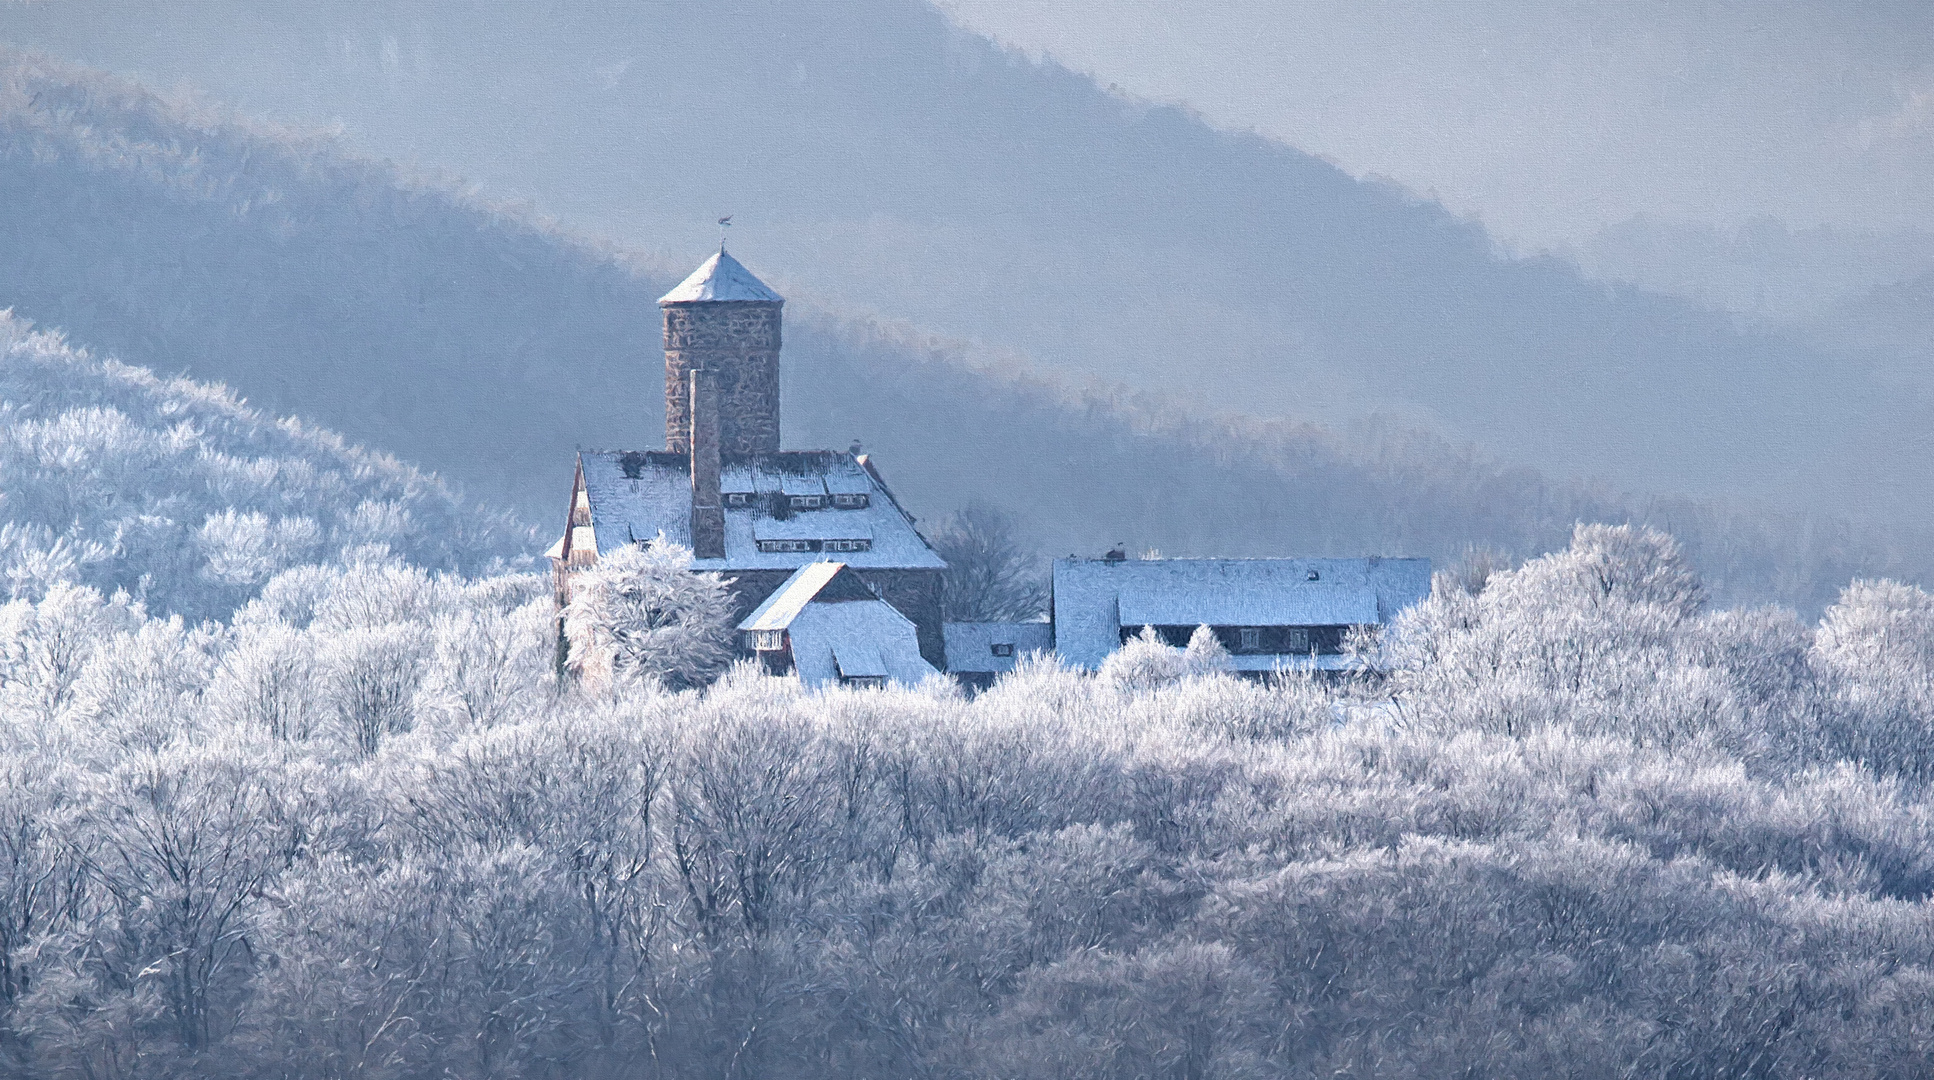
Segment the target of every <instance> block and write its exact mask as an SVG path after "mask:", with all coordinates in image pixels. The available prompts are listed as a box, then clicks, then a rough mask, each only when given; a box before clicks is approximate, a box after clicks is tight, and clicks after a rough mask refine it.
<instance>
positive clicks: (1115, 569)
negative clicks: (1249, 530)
mask: <svg viewBox="0 0 1934 1080" xmlns="http://www.w3.org/2000/svg"><path fill="white" fill-rule="evenodd" d="M1429 595H1430V560H1429V559H1385V558H1378V557H1376V556H1371V557H1369V558H1361V559H1120V558H1104V559H1056V560H1055V561H1054V576H1053V597H1052V600H1051V601H1050V604H1051V608H1052V615H1053V636H1054V651H1055V654H1056V655H1057V656H1058V657H1060V658H1061V660H1062V661H1063V662H1064V663H1067V664H1070V665H1071V666H1074V667H1077V668H1082V669H1086V670H1093V669H1095V668H1098V667H1100V666H1101V662H1102V661H1103V660H1106V659H1107V658H1108V655H1109V654H1110V653H1112V652H1114V651H1115V650H1116V649H1119V648H1121V646H1122V644H1123V643H1124V642H1126V641H1127V640H1128V639H1129V638H1130V637H1132V636H1134V635H1135V634H1138V633H1140V632H1141V629H1142V628H1143V627H1144V626H1148V627H1153V628H1154V629H1155V631H1156V633H1157V634H1159V635H1160V636H1161V637H1162V639H1163V640H1164V641H1166V642H1168V643H1169V644H1171V645H1186V644H1187V643H1188V640H1189V635H1190V634H1193V633H1194V632H1195V629H1196V627H1198V626H1207V627H1209V628H1210V629H1211V630H1212V631H1214V633H1215V635H1216V639H1217V640H1218V641H1220V642H1221V643H1222V646H1223V648H1225V649H1227V650H1228V651H1229V657H1230V661H1231V662H1232V664H1233V666H1234V667H1235V669H1236V670H1237V671H1248V672H1265V671H1273V670H1279V669H1315V670H1334V669H1338V668H1342V667H1344V666H1346V664H1347V658H1346V657H1345V656H1344V655H1343V652H1344V649H1343V645H1344V639H1345V638H1346V636H1347V635H1348V634H1349V632H1350V630H1351V629H1352V628H1355V627H1371V626H1383V625H1386V624H1388V623H1389V622H1390V620H1392V619H1394V618H1396V616H1397V614H1398V613H1399V612H1401V611H1403V610H1404V609H1405V608H1407V607H1410V606H1411V605H1413V604H1416V603H1417V602H1419V601H1421V600H1423V599H1425V598H1426V597H1428V596H1429Z"/></svg>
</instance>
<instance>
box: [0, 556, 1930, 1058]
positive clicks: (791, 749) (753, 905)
mask: <svg viewBox="0 0 1934 1080" xmlns="http://www.w3.org/2000/svg"><path fill="white" fill-rule="evenodd" d="M551 628H552V622H551V617H550V612H549V609H548V600H547V598H545V597H544V596H543V589H542V582H541V580H540V579H539V578H537V577H534V576H532V577H508V578H496V579H484V580H475V581H468V582H466V581H463V580H459V579H456V578H442V577H437V576H433V575H429V574H426V573H424V572H423V571H421V570H416V569H411V568H408V567H405V566H403V565H400V564H398V563H394V562H382V561H372V562H367V563H362V564H357V565H352V566H348V567H336V568H297V569H292V570H288V571H284V572H283V573H282V574H280V575H277V576H276V577H275V578H273V579H271V580H270V581H269V582H268V583H267V584H266V585H265V586H264V588H263V589H262V590H261V594H260V596H259V597H258V598H256V599H255V600H253V601H251V602H250V603H248V604H247V605H245V606H244V607H243V608H241V609H240V611H238V612H237V614H236V616H235V618H234V620H233V621H232V622H231V623H230V624H228V625H214V624H208V625H203V626H200V627H195V626H190V625H187V624H184V623H182V622H181V621H179V620H178V619H160V618H153V617H149V616H148V615H147V614H146V613H144V612H143V611H142V610H140V608H139V607H138V606H137V605H133V604H131V603H130V602H128V601H127V600H126V599H125V598H106V597H103V596H101V595H100V594H98V593H97V592H95V591H93V590H91V589H88V588H86V587H81V586H74V585H71V584H59V585H56V586H55V587H53V588H51V589H50V590H49V591H48V592H47V593H46V595H45V596H44V597H43V598H41V599H39V600H38V601H28V600H16V601H14V602H12V603H10V604H8V605H6V606H5V607H4V608H0V739H4V743H5V745H4V748H3V749H0V769H4V770H5V771H6V778H5V782H4V783H3V784H0V946H4V948H0V1051H3V1052H4V1054H5V1060H6V1063H7V1064H6V1067H7V1069H8V1070H9V1071H10V1072H12V1073H14V1074H18V1075H26V1076H74V1077H81V1076H85V1077H90V1078H105V1077H136V1076H141V1077H150V1076H208V1075H224V1076H238V1077H247V1076H258V1077H429V1076H448V1075H462V1076H503V1077H511V1076H521V1077H539V1076H547V1077H601V1076H620V1075H622V1076H639V1075H644V1076H660V1075H662V1076H677V1077H690V1076H717V1077H772V1076H788V1077H802V1078H804V1077H820V1076H825V1077H834V1076H839V1077H853V1076H859V1077H882V1078H886V1077H895V1078H899V1077H908V1076H927V1077H942V1076H944V1077H990V1078H991V1077H1078V1076H1092V1077H1250V1076H1255V1077H1264V1076H1269V1077H1275V1076H1304V1077H1318V1076H1322V1077H1334V1076H1358V1077H1365V1078H1369V1077H1377V1078H1390V1077H1413V1076H1414V1077H1420V1078H1421V1077H1441V1076H1445V1075H1469V1076H1479V1075H1482V1076H1501V1077H1510V1076H1524V1077H1534V1076H1535V1077H1552V1076H1563V1077H1613V1076H1620V1077H1624V1076H1633V1075H1644V1076H1671V1077H1748V1076H1751V1077H1794V1078H1798V1077H1818V1076H1836V1077H1882V1076H1886V1077H1910V1076H1918V1075H1924V1074H1925V1072H1926V1068H1927V1064H1928V1047H1929V1046H1930V1045H1934V1007H1931V1006H1934V919H1930V915H1931V914H1934V907H1931V906H1930V905H1931V901H1930V896H1934V814H1930V803H1929V800H1928V797H1927V789H1926V787H1925V780H1926V778H1927V777H1928V775H1929V773H1930V766H1929V762H1930V761H1934V755H1930V752H1929V742H1930V740H1929V738H1928V734H1927V732H1928V723H1929V720H1930V719H1934V599H1930V598H1929V597H1928V596H1927V595H1926V594H1924V593H1921V592H1920V591H1918V590H1916V589H1912V588H1909V587H1905V586H1898V585H1893V584H1887V583H1869V584H1861V585H1857V586H1855V587H1854V588H1852V589H1850V590H1848V592H1847V593H1846V595H1845V596H1844V597H1843V598H1842V600H1841V602H1840V603H1839V604H1837V605H1835V606H1834V607H1833V608H1832V609H1831V610H1830V611H1829V612H1828V614H1827V617H1826V619H1825V620H1824V621H1823V622H1822V623H1821V624H1820V626H1818V627H1817V628H1809V627H1807V626H1805V625H1803V624H1802V623H1800V621H1799V620H1798V619H1797V618H1795V617H1794V616H1793V615H1792V614H1791V613H1789V612H1783V611H1779V610H1773V609H1767V610H1758V611H1743V612H1742V611H1713V610H1709V609H1708V607H1707V606H1706V605H1705V604H1704V602H1703V595H1702V586H1701V582H1700V581H1699V579H1698V577H1697V576H1696V575H1695V574H1694V573H1692V572H1691V570H1690V569H1689V568H1688V566H1687V564H1686V562H1685V560H1684V558H1683V556H1682V555H1681V554H1680V553H1679V552H1678V551H1677V550H1676V548H1675V546H1674V545H1673V544H1672V542H1671V541H1670V540H1669V539H1667V538H1665V537H1663V536H1661V535H1659V534H1653V533H1646V532H1643V531H1638V530H1632V529H1610V528H1603V527H1592V528H1585V529H1581V530H1580V531H1579V533H1578V535H1577V536H1576V537H1575V538H1574V541H1573V543H1572V545H1571V546H1570V547H1569V548H1567V549H1566V550H1564V551H1562V552H1559V553H1556V554H1554V555H1551V556H1547V557H1544V558H1541V559H1537V560H1533V561H1531V562H1529V563H1527V564H1525V565H1523V566H1521V567H1518V568H1515V569H1511V568H1505V567H1493V568H1487V567H1484V566H1482V565H1472V566H1468V567H1466V568H1465V569H1464V570H1463V571H1461V572H1460V573H1458V574H1454V575H1445V576H1444V577H1442V578H1440V580H1439V582H1438V583H1437V588H1436V590H1435V593H1434V595H1433V596H1432V598H1431V599H1430V600H1429V601H1428V602H1427V603H1425V604H1424V605H1422V606H1421V607H1420V608H1419V609H1417V610H1416V611H1414V612H1413V613H1411V614H1410V615H1408V616H1407V617H1406V618H1405V619H1404V620H1403V621H1402V622H1401V623H1400V624H1399V625H1398V626H1397V627H1396V628H1395V630H1394V632H1393V633H1392V634H1391V635H1390V636H1389V637H1388V638H1387V639H1386V640H1383V641H1368V640H1360V641H1358V642H1356V643H1355V645H1356V655H1357V658H1358V671H1357V672H1356V674H1355V675H1354V676H1353V677H1352V678H1351V679H1349V680H1347V681H1345V682H1342V683H1339V684H1334V685H1331V684H1319V683H1315V682H1309V681H1304V680H1301V679H1298V678H1283V679H1279V680H1277V681H1275V682H1271V683H1255V682H1245V681H1240V680H1237V679H1235V678H1232V677H1230V676H1229V675H1228V674H1226V673H1225V672H1223V671H1222V670H1220V669H1221V667H1222V666H1223V663H1222V659H1223V658H1222V657H1220V656H1219V655H1218V653H1217V650H1216V649H1215V648H1214V647H1213V646H1212V645H1210V644H1209V643H1207V642H1206V641H1205V642H1202V643H1198V644H1197V645H1195V646H1193V647H1192V648H1191V649H1189V650H1175V649H1169V648H1167V647H1166V646H1162V645H1160V644H1158V643H1152V642H1138V643H1134V644H1131V645H1130V646H1129V647H1128V648H1127V649H1125V650H1124V651H1123V652H1122V653H1120V654H1118V655H1117V657H1116V658H1114V659H1113V660H1111V661H1110V663H1109V664H1108V665H1107V666H1106V667H1105V668H1104V669H1103V670H1102V671H1101V672H1100V673H1099V674H1096V675H1082V674H1077V673H1072V672H1069V671H1066V670H1062V669H1059V668H1057V667H1055V666H1054V665H1053V664H1051V663H1047V662H1040V661H1037V662H1032V663H1029V664H1027V665H1025V666H1024V667H1023V669H1022V670H1021V671H1019V672H1017V673H1016V674H1015V675H1013V676H1011V677H1009V678H1006V679H1004V680H1003V681H1002V682H1000V683H998V684H996V685H995V686H994V688H993V689H991V690H990V691H988V692H986V693H984V694H981V695H980V696H978V697H975V698H973V699H971V700H970V699H967V698H964V697H962V696H961V695H960V694H958V693H956V692H955V691H953V690H952V689H951V688H950V687H948V686H947V685H946V684H944V683H939V682H936V683H934V684H932V685H928V686H923V687H919V688H916V689H910V690H894V691H871V690H869V691H833V692H827V693H823V694H808V693H804V692H802V691H800V690H799V689H798V688H797V686H796V684H794V683H791V682H789V681H786V680H782V679H775V678H770V677H766V676H762V675H758V674H755V673H753V672H752V671H750V670H747V669H735V670H733V671H731V672H729V673H728V674H727V675H726V676H725V677H724V678H723V679H722V680H721V681H719V682H718V683H716V684H715V685H713V686H711V687H710V688H709V689H705V690H690V691H684V692H679V693H670V692H666V691H663V690H659V689H654V688H653V686H652V684H651V682H650V681H649V680H633V681H623V682H618V683H614V684H612V685H613V687H614V689H613V690H611V691H610V692H609V693H595V694H594V693H589V692H586V691H585V690H583V689H582V688H574V687H573V686H570V685H559V684H558V683H556V682H555V680H554V676H553V674H552V672H553V659H554V655H555V654H554V652H553V640H552V637H551V634H552V629H551Z"/></svg>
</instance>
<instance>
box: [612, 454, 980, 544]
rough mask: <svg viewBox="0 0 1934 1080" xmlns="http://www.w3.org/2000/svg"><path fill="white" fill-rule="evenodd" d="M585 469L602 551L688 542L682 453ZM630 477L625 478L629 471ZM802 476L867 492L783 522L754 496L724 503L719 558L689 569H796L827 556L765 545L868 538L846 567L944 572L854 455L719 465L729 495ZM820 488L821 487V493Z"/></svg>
mask: <svg viewBox="0 0 1934 1080" xmlns="http://www.w3.org/2000/svg"><path fill="white" fill-rule="evenodd" d="M578 460H579V463H580V464H581V465H582V467H583V469H584V488H585V492H586V494H587V495H588V496H589V502H590V509H591V521H592V524H593V526H594V527H595V532H596V540H597V545H598V554H600V555H603V554H605V553H606V552H609V551H612V550H615V549H616V548H618V547H620V546H622V545H624V544H629V543H634V542H640V541H648V540H651V539H652V538H654V537H656V536H657V535H658V534H659V533H660V532H663V533H664V534H665V537H666V539H668V540H670V541H672V542H673V543H677V544H683V545H685V546H687V547H690V546H691V542H692V539H691V537H692V519H691V514H692V479H691V474H690V467H691V466H690V464H689V462H688V461H687V459H686V457H685V455H684V454H674V453H670V452H667V451H663V450H646V451H632V452H619V451H615V450H586V451H584V452H583V453H581V454H579V455H578ZM627 473H629V474H630V475H627ZM800 478H817V481H818V482H820V483H821V484H822V485H825V484H827V483H830V482H837V483H838V484H839V485H840V486H841V488H842V489H846V488H851V489H856V490H857V492H860V493H865V494H866V495H867V496H868V498H867V500H866V502H867V505H865V506H862V507H852V508H844V507H833V506H827V507H825V508H823V509H819V510H789V512H788V515H787V516H786V517H784V518H779V517H775V516H774V515H773V506H772V505H771V503H770V501H769V500H767V499H764V498H758V497H755V498H753V499H752V500H751V501H750V505H746V506H732V505H730V504H728V505H727V506H726V507H725V558H723V559H697V560H694V561H693V563H692V568H693V569H695V570H717V571H734V570H793V569H796V568H798V567H800V566H804V565H806V564H807V563H812V562H818V561H819V560H820V559H821V558H822V557H823V556H822V555H821V553H820V552H816V551H760V550H759V541H760V540H761V539H787V540H821V541H824V540H867V541H869V542H870V545H869V549H868V550H866V551H847V552H841V553H840V555H839V557H840V559H841V560H842V561H844V562H846V563H848V564H850V565H852V566H856V567H858V568H860V569H863V570H869V569H884V568H893V569H920V570H943V569H945V568H946V565H947V564H946V563H945V562H944V561H942V560H941V558H940V556H938V555H936V554H934V551H933V549H932V548H931V547H928V546H927V542H926V540H925V539H923V538H922V537H921V536H920V533H919V531H918V530H917V529H915V528H914V524H913V519H912V518H911V517H909V516H908V515H907V514H906V512H905V511H903V510H901V509H900V506H899V504H898V503H896V502H894V501H893V496H892V494H891V493H890V492H889V491H887V489H886V486H885V485H884V484H882V483H880V482H879V479H878V477H877V476H875V475H874V474H873V473H872V472H871V471H870V470H868V469H867V468H865V467H863V466H862V465H861V464H860V462H859V461H858V460H857V459H855V458H854V457H853V455H851V454H848V453H844V452H841V451H837V450H789V451H783V452H780V453H776V454H759V455H753V456H748V457H728V458H726V459H725V460H724V462H723V463H722V467H721V478H720V479H721V483H720V487H721V489H722V490H723V491H726V492H735V491H736V492H751V493H755V495H769V494H772V493H778V492H782V491H783V489H784V486H785V484H786V483H787V482H788V481H789V480H791V481H797V480H799V479H800ZM823 489H824V488H823V486H822V490H823Z"/></svg>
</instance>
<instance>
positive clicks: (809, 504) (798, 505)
mask: <svg viewBox="0 0 1934 1080" xmlns="http://www.w3.org/2000/svg"><path fill="white" fill-rule="evenodd" d="M819 500H820V496H818V495H794V496H793V497H792V508H793V509H794V510H817V509H819Z"/></svg>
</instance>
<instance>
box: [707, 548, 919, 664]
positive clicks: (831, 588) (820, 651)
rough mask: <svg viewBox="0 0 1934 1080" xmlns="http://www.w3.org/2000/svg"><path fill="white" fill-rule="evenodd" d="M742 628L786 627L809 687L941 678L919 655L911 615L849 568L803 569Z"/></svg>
mask: <svg viewBox="0 0 1934 1080" xmlns="http://www.w3.org/2000/svg"><path fill="white" fill-rule="evenodd" d="M739 630H740V631H741V632H744V633H750V632H752V631H754V630H784V631H786V633H787V635H788V637H789V638H790V639H791V644H792V663H793V670H794V672H795V673H796V674H797V675H798V676H799V681H800V682H802V683H805V684H806V685H807V686H823V685H826V684H827V683H837V682H839V680H840V678H841V676H844V677H846V678H852V679H862V678H864V679H892V680H893V681H895V682H901V683H906V684H908V685H912V684H914V683H917V682H919V681H920V680H921V679H924V678H926V677H927V676H928V675H932V674H935V671H934V669H933V665H931V664H929V663H927V662H926V660H924V659H922V658H921V656H920V638H919V633H918V631H917V630H915V628H914V625H913V623H912V622H911V621H909V620H908V619H907V617H906V616H904V615H902V614H900V613H899V612H898V611H896V610H894V608H893V605H891V604H889V603H887V602H886V601H884V600H881V599H879V598H878V597H877V596H875V595H874V594H873V591H872V589H870V588H868V587H867V584H866V582H864V581H862V580H860V578H859V575H857V574H849V573H847V572H846V564H845V563H838V562H815V563H810V564H808V565H806V566H802V567H800V568H799V569H798V570H797V571H795V572H794V573H793V575H792V576H791V577H790V578H787V579H786V583H785V584H784V585H781V586H779V588H778V589H777V590H775V591H774V592H773V594H772V595H771V596H768V597H766V601H765V603H763V604H760V605H759V606H758V608H757V609H755V610H754V611H753V612H752V614H750V615H748V616H746V617H745V619H744V621H742V622H740V623H739Z"/></svg>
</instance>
